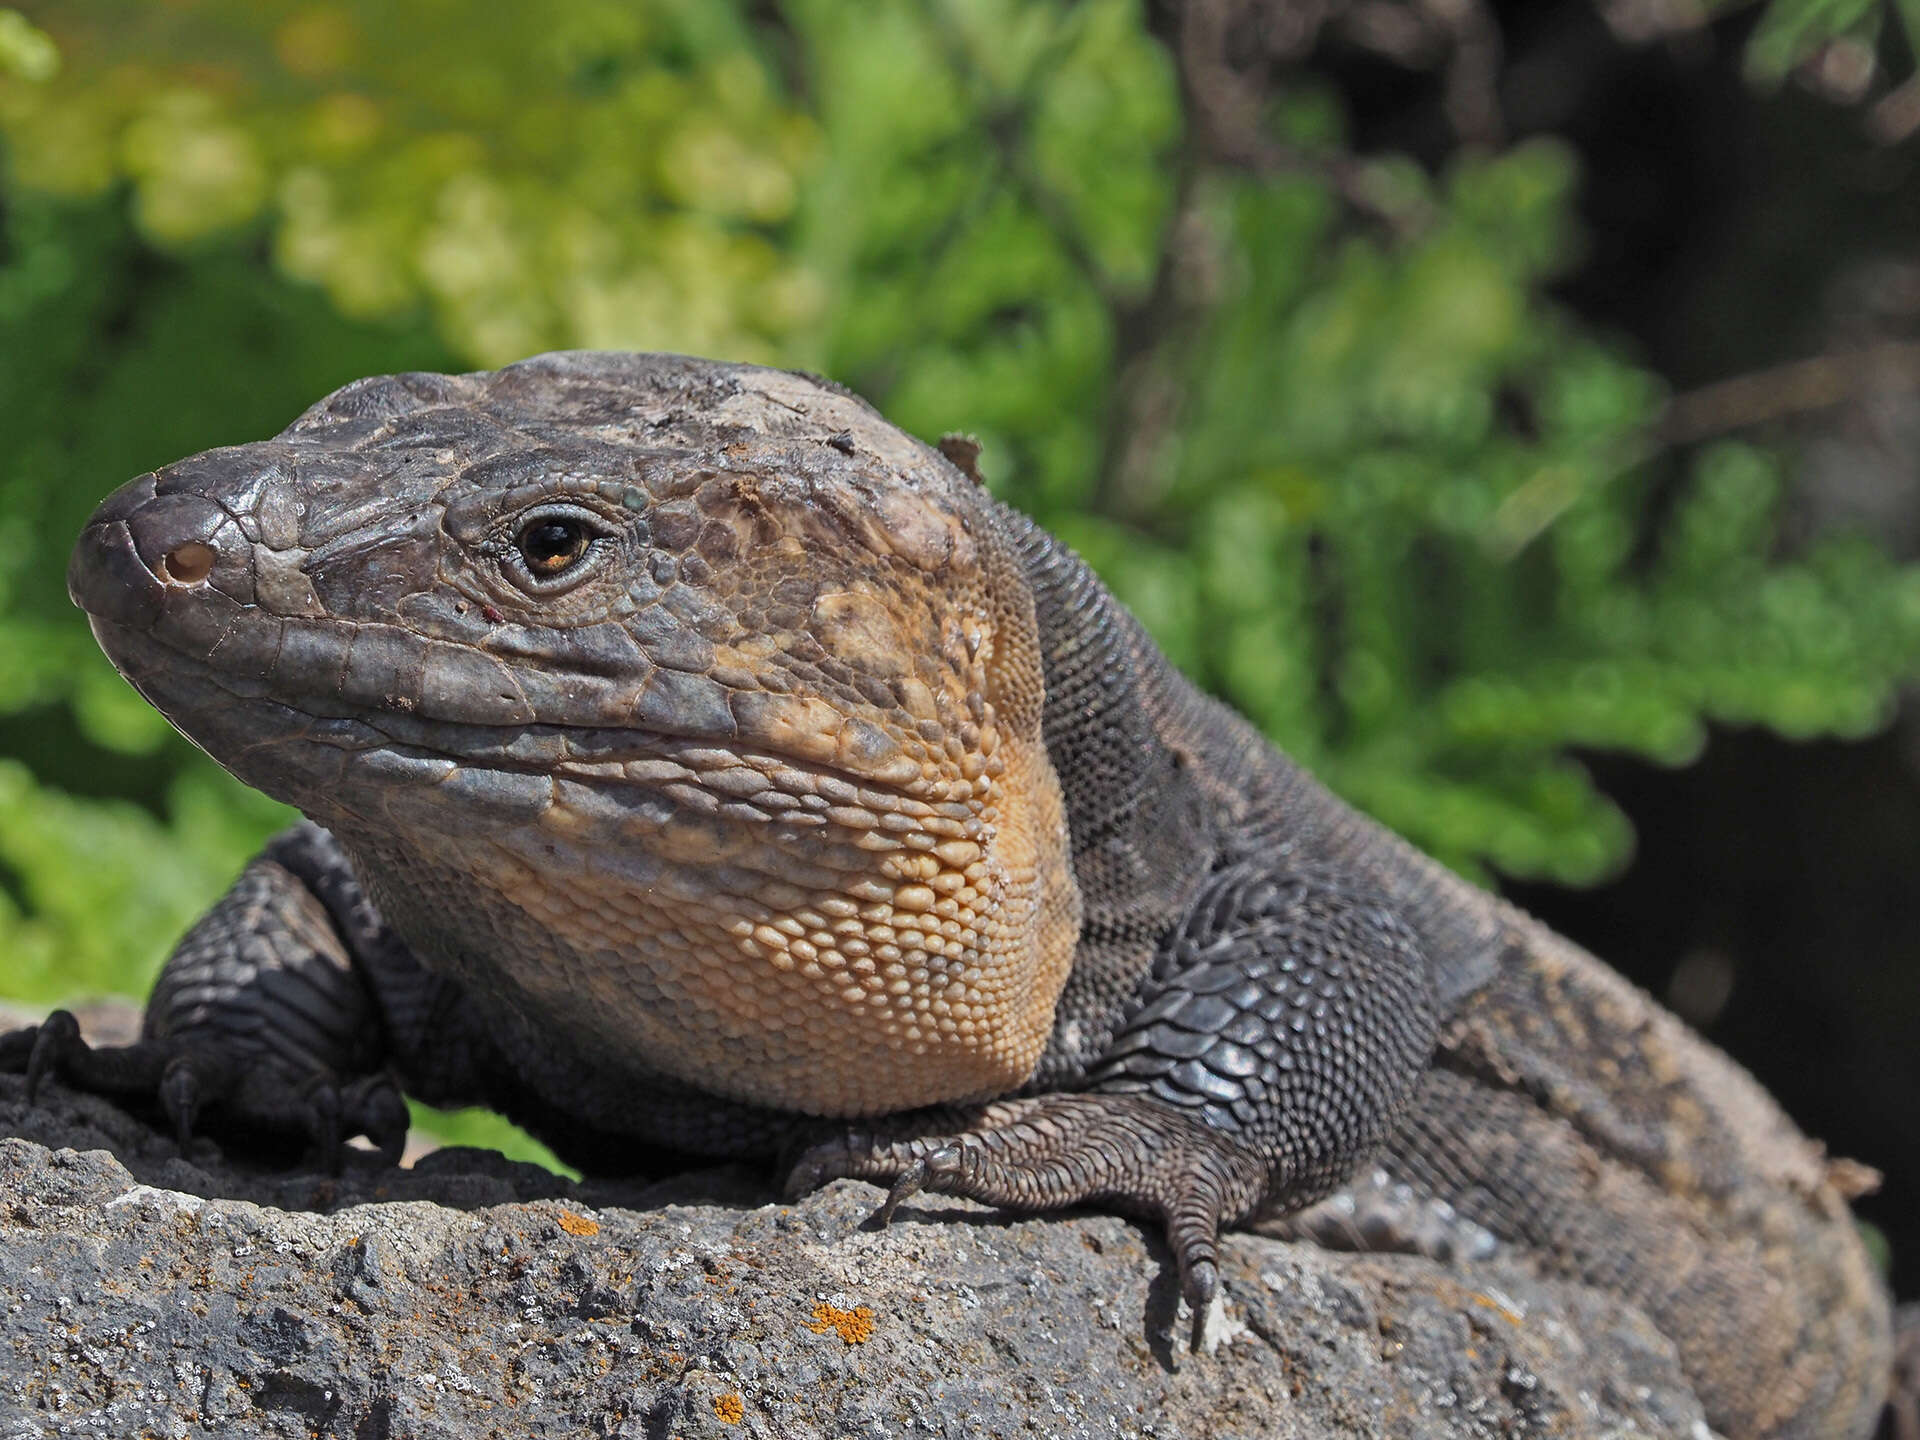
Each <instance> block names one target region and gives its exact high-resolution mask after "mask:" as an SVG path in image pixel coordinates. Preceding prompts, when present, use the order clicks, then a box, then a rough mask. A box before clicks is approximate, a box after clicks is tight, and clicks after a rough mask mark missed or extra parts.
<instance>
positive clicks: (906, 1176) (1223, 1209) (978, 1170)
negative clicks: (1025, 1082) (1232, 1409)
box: [786, 1093, 1267, 1351]
mask: <svg viewBox="0 0 1920 1440" xmlns="http://www.w3.org/2000/svg"><path fill="white" fill-rule="evenodd" d="M939 1118H950V1117H948V1116H945V1115H943V1116H941V1117H939ZM842 1178H852V1179H860V1180H870V1181H874V1182H876V1183H878V1184H883V1185H887V1186H888V1187H889V1189H888V1191H887V1198H886V1199H885V1200H884V1201H883V1202H882V1203H881V1205H880V1208H879V1209H878V1210H877V1211H875V1212H874V1223H875V1224H876V1225H886V1224H889V1223H890V1222H891V1221H892V1220H893V1218H894V1216H895V1215H896V1214H897V1213H898V1211H899V1209H900V1206H901V1205H902V1204H904V1203H905V1202H906V1201H907V1200H909V1199H910V1198H912V1197H913V1196H914V1195H916V1194H919V1193H921V1192H922V1191H925V1192H929V1193H937V1194H944V1195H960V1196H964V1197H966V1198H968V1199H971V1200H978V1201H981V1202H983V1203H985V1204H989V1205H1003V1206H1007V1207H1009V1208H1013V1209H1020V1210H1054V1209H1059V1208H1061V1207H1064V1206H1068V1205H1077V1204H1081V1203H1083V1202H1086V1203H1094V1204H1099V1205H1104V1206H1111V1207H1113V1208H1115V1209H1120V1210H1125V1211H1128V1212H1130V1213H1133V1214H1138V1215H1145V1216H1149V1217H1152V1218H1154V1219H1157V1220H1159V1221H1160V1222H1161V1223H1162V1225H1164V1226H1165V1229H1166V1237H1167V1244H1168V1246H1169V1247H1170V1248H1171V1249H1172V1251H1173V1255H1174V1259H1175V1261H1176V1263H1177V1264H1178V1265H1179V1270H1180V1292H1181V1295H1182V1296H1183V1298H1184V1299H1185V1300H1186V1302H1187V1305H1188V1307H1189V1309H1190V1310H1191V1311H1192V1316H1193V1336H1192V1344H1193V1348H1194V1349H1196V1350H1208V1351H1211V1350H1212V1349H1213V1348H1214V1346H1215V1345H1216V1344H1217V1343H1218V1339H1219V1336H1220V1334H1221V1333H1222V1331H1223V1329H1224V1326H1223V1325H1222V1323H1221V1315H1220V1271H1219V1256H1218V1245H1219V1235H1220V1226H1221V1224H1222V1223H1223V1222H1226V1221H1231V1220H1235V1219H1238V1218H1239V1217H1240V1216H1241V1215H1242V1214H1244V1213H1245V1212H1246V1210H1248V1209H1250V1208H1251V1207H1252V1205H1253V1204H1254V1203H1255V1202H1256V1201H1257V1199H1258V1198H1259V1196H1260V1194H1261V1192H1262V1191H1263V1189H1264V1188H1265V1185H1266V1178H1267V1166H1266V1163H1265V1162H1264V1161H1263V1160H1262V1159H1261V1158H1260V1157H1259V1156H1258V1155H1257V1154H1256V1153H1254V1152H1253V1151H1252V1150H1251V1149H1249V1148H1247V1147H1244V1146H1241V1145H1239V1144H1237V1143H1236V1142H1235V1141H1234V1139H1233V1137H1231V1136H1230V1135H1227V1134H1225V1133H1223V1132H1221V1131H1219V1130H1217V1129H1214V1128H1213V1127H1211V1126H1208V1125H1207V1124H1206V1123H1205V1122H1203V1121H1201V1120H1198V1119H1195V1118H1193V1117H1190V1116H1188V1115H1185V1114H1182V1113H1180V1112H1179V1111H1178V1110H1176V1109H1174V1108H1173V1107H1171V1106H1168V1105H1164V1104H1161V1103H1158V1102H1157V1101H1155V1100H1154V1099H1153V1098H1152V1097H1150V1096H1144V1095H1114V1094H1100V1093H1082V1094H1064V1095H1039V1096H1033V1097H1031V1098H1027V1099H1017V1100H1008V1101H1001V1102H998V1103H995V1104H990V1105H986V1106H983V1107H981V1108H980V1109H979V1110H977V1111H975V1112H973V1113H972V1114H971V1116H970V1117H969V1118H968V1121H967V1123H966V1128H965V1129H963V1130H961V1131H959V1132H958V1133H936V1134H912V1133H908V1132H904V1131H893V1130H889V1131H887V1132H884V1133H882V1132H863V1131H852V1132H849V1133H847V1134H845V1135H842V1136H839V1137H837V1138H835V1139H832V1140H828V1141H825V1142H822V1143H821V1144H818V1145H815V1146H814V1147H813V1148H812V1149H810V1150H808V1151H807V1152H806V1153H805V1154H803V1155H802V1156H801V1157H800V1159H799V1161H798V1163H796V1164H795V1166H794V1167H793V1169H792V1171H791V1172H790V1173H789V1175H788V1179H787V1185H786V1190H787V1194H788V1195H789V1196H790V1197H796V1196H799V1195H802V1194H805V1193H806V1192H808V1191H810V1190H813V1189H815V1188H817V1187H818V1186H820V1185H824V1184H825V1183H827V1182H828V1181H829V1180H836V1179H842Z"/></svg>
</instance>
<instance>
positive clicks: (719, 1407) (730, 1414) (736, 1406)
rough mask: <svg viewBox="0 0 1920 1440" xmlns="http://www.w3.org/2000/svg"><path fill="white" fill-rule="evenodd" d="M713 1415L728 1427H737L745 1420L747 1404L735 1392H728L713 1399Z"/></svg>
mask: <svg viewBox="0 0 1920 1440" xmlns="http://www.w3.org/2000/svg"><path fill="white" fill-rule="evenodd" d="M713 1413H714V1414H716V1415H718V1416H719V1417H720V1418H721V1419H722V1420H723V1421H725V1422H726V1423H727V1424H729V1425H738V1424H739V1423H740V1422H741V1421H742V1420H744V1419H746V1418H747V1402H746V1401H745V1400H743V1399H741V1398H740V1393H739V1392H738V1391H737V1390H729V1391H727V1393H726V1394H724V1395H716V1396H714V1397H713Z"/></svg>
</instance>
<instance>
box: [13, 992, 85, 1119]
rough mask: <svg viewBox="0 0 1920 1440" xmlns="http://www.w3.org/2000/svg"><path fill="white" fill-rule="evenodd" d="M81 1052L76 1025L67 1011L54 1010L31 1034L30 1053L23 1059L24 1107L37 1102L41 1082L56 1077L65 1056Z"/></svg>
mask: <svg viewBox="0 0 1920 1440" xmlns="http://www.w3.org/2000/svg"><path fill="white" fill-rule="evenodd" d="M85 1048H86V1041H84V1040H82V1039H81V1038H80V1022H79V1021H78V1020H76V1019H75V1018H74V1015H73V1012H72V1011H71V1010H55V1011H54V1012H53V1013H52V1014H50V1015H48V1016H47V1018H46V1019H45V1020H42V1021H41V1022H40V1024H39V1025H38V1026H37V1027H36V1028H35V1030H34V1032H33V1049H32V1050H31V1051H30V1052H29V1054H28V1056H27V1103H28V1104H32V1103H33V1102H34V1101H36V1100H38V1099H39V1098H40V1085H41V1082H43V1081H44V1080H45V1079H46V1078H47V1076H49V1075H58V1074H59V1073H60V1072H61V1070H62V1069H63V1068H64V1066H65V1064H66V1060H67V1057H68V1056H69V1055H71V1054H73V1052H74V1051H75V1050H84V1049H85Z"/></svg>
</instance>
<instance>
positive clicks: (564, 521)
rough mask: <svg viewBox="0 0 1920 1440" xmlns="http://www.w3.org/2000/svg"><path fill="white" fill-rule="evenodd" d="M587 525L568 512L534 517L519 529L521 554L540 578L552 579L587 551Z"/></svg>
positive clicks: (529, 567) (528, 567)
mask: <svg viewBox="0 0 1920 1440" xmlns="http://www.w3.org/2000/svg"><path fill="white" fill-rule="evenodd" d="M590 538H591V537H590V536H589V535H588V534H587V527H586V526H584V525H582V524H581V523H580V522H579V521H578V520H575V519H573V518H572V517H571V516H567V517H564V518H561V519H552V518H549V519H545V520H535V521H534V522H533V523H531V524H530V525H527V526H526V527H525V528H524V529H522V530H521V531H520V540H519V544H520V556H521V558H522V559H524V560H525V561H526V562H527V569H529V570H531V571H532V572H533V573H534V574H535V575H536V576H538V577H539V578H540V579H542V580H551V579H552V578H553V577H554V576H556V575H559V574H561V573H562V572H564V571H566V570H567V569H569V568H571V567H572V566H573V565H574V564H576V563H577V562H578V561H579V559H580V557H581V556H582V555H585V554H586V553H587V541H588V540H589V539H590Z"/></svg>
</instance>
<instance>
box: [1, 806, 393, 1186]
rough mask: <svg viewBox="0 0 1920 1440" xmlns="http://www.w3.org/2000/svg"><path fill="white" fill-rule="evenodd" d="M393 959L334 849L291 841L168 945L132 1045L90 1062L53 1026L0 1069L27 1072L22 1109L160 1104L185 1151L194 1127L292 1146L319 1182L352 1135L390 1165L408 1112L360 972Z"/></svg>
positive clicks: (311, 831) (65, 1027)
mask: <svg viewBox="0 0 1920 1440" xmlns="http://www.w3.org/2000/svg"><path fill="white" fill-rule="evenodd" d="M395 946H397V941H394V940H393V939H392V937H391V936H390V934H389V933H388V932H387V931H386V930H385V927H384V925H382V924H381V922H380V920H379V917H378V916H377V915H376V914H374V912H373V910H372V907H371V906H369V905H368V904H367V903H366V901H365V899H364V897H363V896H362V895H361V894H360V890H359V885H358V883H357V881H355V880H354V878H353V876H352V872H351V870H350V869H349V868H348V867H347V866H346V863H345V859H344V857H343V856H341V855H340V853H339V851H338V847H337V846H336V845H335V844H334V842H333V840H332V837H331V836H329V835H328V834H327V833H326V832H325V831H323V830H320V829H319V828H318V827H315V826H311V825H303V826H300V827H297V828H295V829H293V830H290V831H287V832H286V833H285V834H283V835H281V836H279V837H277V838H276V839H275V840H273V841H272V842H271V843H270V844H269V845H268V846H267V848H266V849H265V850H264V851H263V852H262V853H261V854H260V856H259V857H258V858H256V859H255V860H254V861H253V862H252V863H251V864H250V865H248V867H247V868H246V870H245V871H243V872H242V874H241V875H240V878H239V879H238V880H236V881H235V882H234V884H233V886H232V888H231V889H229V890H228V891H227V893H226V894H225V895H224V896H222V897H221V898H220V900H219V901H218V902H217V903H216V904H215V905H214V906H213V908H212V909H211V910H209V911H208V912H207V913H206V914H205V915H204V916H202V917H201V919H200V920H199V921H198V922H197V923H196V924H195V925H194V926H193V928H192V929H190V930H189V931H188V932H187V933H186V935H185V936H184V937H183V938H182V939H181V941H180V943H179V944H178V945H177V946H176V947H175V949H174V951H173V954H172V955H171V956H170V957H169V959H168V960H167V963H166V965H165V966H164V967H163V968H162V970H161V972H160V976H159V978H158V980H157V981H156V982H155V984H154V988H153V993H152V995H151V996H150V997H149V998H148V1002H147V1009H146V1017H145V1020H144V1022H143V1025H142V1029H141V1037H140V1039H139V1040H138V1041H137V1042H135V1043H134V1044H132V1045H124V1046H103V1047H99V1048H94V1047H92V1046H89V1045H88V1044H87V1043H86V1041H85V1040H83V1039H82V1038H81V1036H80V1032H79V1027H78V1025H77V1024H76V1023H75V1021H74V1018H73V1016H72V1015H70V1014H69V1013H67V1012H66V1011H61V1010H56V1011H55V1012H54V1013H53V1014H51V1015H49V1016H48V1017H47V1019H46V1020H45V1021H44V1022H43V1023H42V1024H40V1025H38V1026H30V1027H28V1028H26V1029H24V1030H17V1031H14V1032H12V1033H10V1034H7V1035H3V1036H0V1068H3V1069H13V1070H24V1071H25V1072H26V1075H27V1084H28V1092H29V1094H30V1095H31V1094H32V1093H33V1092H35V1091H37V1090H38V1089H39V1087H40V1086H41V1084H42V1083H43V1082H44V1081H45V1080H46V1079H47V1078H49V1077H58V1078H59V1079H61V1080H63V1081H65V1082H67V1083H69V1084H71V1085H74V1086H77V1087H79V1088H81V1089H85V1090H90V1091H94V1092H97V1093H100V1094H104V1095H109V1096H114V1097H118V1098H121V1099H129V1100H134V1101H136V1102H138V1101H152V1102H157V1104H158V1105H159V1107H160V1109H161V1110H163V1111H164V1112H165V1114H166V1117H167V1119H168V1120H169V1121H170V1122H171V1125H172V1128H173V1130H174V1133H175V1136H176V1138H177V1139H178V1141H179V1144H180V1147H181V1149H182V1150H183V1151H184V1150H185V1149H187V1148H188V1146H189V1145H190V1144H191V1142H192V1139H193V1135H194V1132H195V1130H196V1128H197V1127H198V1126H199V1125H200V1122H201V1121H202V1119H203V1118H206V1119H208V1120H211V1121H212V1122H214V1123H215V1124H216V1125H217V1126H218V1127H220V1128H225V1129H236V1130H242V1131H246V1132H251V1133H263V1132H264V1133H265V1134H269V1135H278V1136H283V1137H288V1138H292V1139H295V1140H299V1141H304V1142H305V1143H306V1144H307V1146H308V1147H309V1150H310V1151H311V1152H312V1153H313V1155H314V1156H315V1157H316V1158H317V1159H319V1160H320V1162H321V1163H322V1164H325V1165H327V1166H329V1167H331V1166H334V1165H337V1164H338V1161H339V1155H340V1141H341V1140H343V1139H346V1138H349V1137H352V1136H354V1135H365V1136H366V1137H367V1138H368V1139H370V1140H372V1141H373V1142H374V1144H375V1145H376V1146H377V1147H378V1149H379V1150H380V1152H381V1154H382V1155H383V1156H385V1157H386V1158H387V1159H389V1160H397V1159H398V1158H399V1154H400V1147H401V1145H402V1144H403V1143H404V1141H405V1139H406V1132H407V1108H406V1104H405V1102H404V1101H403V1100H402V1099H401V1096H400V1092H399V1090H398V1088H397V1087H396V1085H395V1083H394V1081H393V1080H392V1078H391V1077H390V1075H389V1073H388V1068H387V1055H386V1048H387V1046H386V1031H387V1026H386V1024H385V1023H384V1020H385V1017H384V1016H383V1014H382V1011H381V1007H380V1005H379V1004H378V1003H377V1001H376V997H375V996H374V994H373V993H371V992H370V991H369V989H368V986H367V984H366V979H367V976H366V974H365V971H364V968H363V967H364V965H365V964H366V963H367V962H368V960H369V959H370V958H373V956H374V952H376V951H379V950H381V949H382V947H386V948H393V947H395ZM406 959H407V961H408V963H410V957H406ZM390 968H391V967H390Z"/></svg>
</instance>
